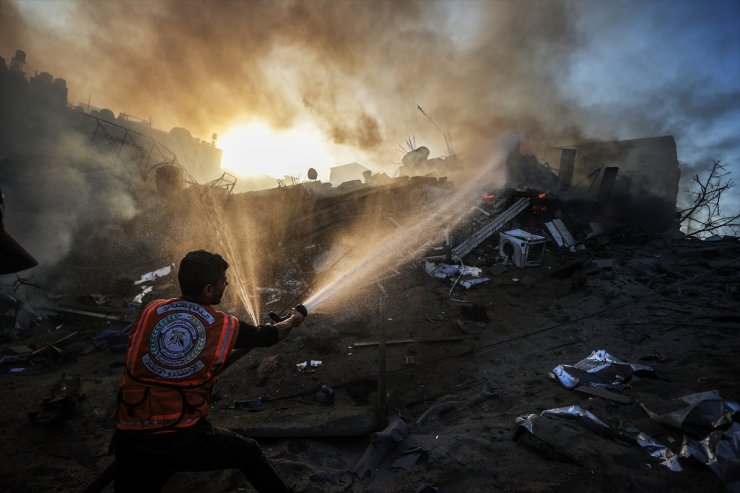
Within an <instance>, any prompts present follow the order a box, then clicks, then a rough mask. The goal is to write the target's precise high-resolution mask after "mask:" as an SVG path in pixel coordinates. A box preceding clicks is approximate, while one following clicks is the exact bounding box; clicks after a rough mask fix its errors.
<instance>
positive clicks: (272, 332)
mask: <svg viewBox="0 0 740 493" xmlns="http://www.w3.org/2000/svg"><path fill="white" fill-rule="evenodd" d="M303 319H304V317H303V315H301V314H300V313H298V312H295V311H293V312H292V313H291V315H290V317H288V318H286V319H285V320H281V321H280V322H277V323H275V324H273V325H259V326H257V327H255V326H254V325H251V324H248V323H246V322H244V321H241V320H240V321H239V334H238V335H237V337H236V344H235V345H234V349H233V350H232V351H231V353H230V354H229V359H228V360H227V361H226V364H225V365H224V369H226V368H227V367H229V366H231V365H232V364H234V363H235V362H236V361H237V360H239V358H241V357H242V356H244V355H245V354H247V353H248V352H249V351H250V350H251V349H252V348H255V347H268V346H272V345H274V344H277V343H278V342H280V341H282V340H283V339H285V338H286V337H287V336H288V334H290V330H291V329H292V328H293V327H298V326H299V325H301V323H302V322H303Z"/></svg>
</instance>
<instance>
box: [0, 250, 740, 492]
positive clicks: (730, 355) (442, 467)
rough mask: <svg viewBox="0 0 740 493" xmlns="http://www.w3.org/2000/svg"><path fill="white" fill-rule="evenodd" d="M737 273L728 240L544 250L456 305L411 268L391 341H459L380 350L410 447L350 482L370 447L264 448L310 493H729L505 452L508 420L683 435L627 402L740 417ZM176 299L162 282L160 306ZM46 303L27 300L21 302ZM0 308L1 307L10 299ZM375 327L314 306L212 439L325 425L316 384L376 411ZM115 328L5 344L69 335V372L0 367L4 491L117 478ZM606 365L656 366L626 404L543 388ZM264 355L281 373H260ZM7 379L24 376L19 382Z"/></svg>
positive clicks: (391, 315) (392, 298)
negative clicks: (600, 424) (530, 418)
mask: <svg viewBox="0 0 740 493" xmlns="http://www.w3.org/2000/svg"><path fill="white" fill-rule="evenodd" d="M494 253H495V240H489V242H488V243H487V244H486V245H484V246H483V247H482V248H481V249H480V250H479V255H478V259H477V260H475V259H474V260H475V263H479V264H481V267H483V268H484V271H487V270H488V268H489V267H490V266H491V265H492V264H493V261H494V260H493V257H494ZM592 258H602V259H604V258H613V259H614V260H615V262H616V263H615V267H614V268H613V269H595V270H592V271H589V270H588V269H585V270H584V269H581V270H576V271H574V273H573V274H570V273H569V272H565V273H564V274H563V278H558V277H556V276H554V275H553V274H554V273H557V272H558V269H561V268H563V267H564V266H567V265H570V264H572V263H573V262H574V261H586V260H590V259H592ZM739 269H740V244H738V242H737V240H736V239H729V240H725V241H722V242H712V243H710V242H699V241H691V240H673V241H670V242H669V241H667V240H664V239H662V238H657V237H645V236H643V237H632V238H623V239H619V238H612V241H611V243H609V244H607V245H598V244H596V243H594V244H589V245H587V249H586V251H584V252H581V253H578V254H571V253H559V252H557V251H555V250H552V249H549V250H548V251H547V254H546V256H545V262H544V264H543V265H542V266H540V267H533V268H529V269H526V271H524V270H522V269H518V268H513V267H511V266H509V267H507V268H506V270H505V271H504V272H501V273H499V274H498V275H495V276H492V278H491V281H490V282H489V283H488V284H486V285H480V286H475V287H473V288H471V289H469V290H465V289H463V288H460V287H456V288H455V289H454V291H453V292H452V295H451V296H450V288H451V283H447V282H446V281H444V280H438V279H433V278H431V277H429V276H427V275H426V274H425V273H424V271H423V270H422V269H421V267H420V266H419V265H418V264H409V265H408V266H407V267H406V268H405V269H404V270H402V272H401V275H399V276H397V277H396V278H394V279H392V280H390V281H388V283H387V286H386V287H387V289H388V298H387V303H386V308H385V314H386V327H387V333H388V339H389V340H395V339H403V338H417V339H430V338H441V337H448V336H465V337H466V339H464V340H461V341H452V342H449V341H448V342H428V343H418V342H417V343H405V344H397V345H390V346H388V348H387V369H388V374H387V388H388V401H387V404H388V415H389V416H393V415H399V416H401V417H402V418H403V419H404V420H405V421H406V422H407V423H408V425H409V435H408V437H407V438H405V439H404V440H403V441H402V442H400V443H399V444H398V445H397V446H396V448H395V449H393V450H392V451H391V452H390V453H389V454H388V456H386V458H385V460H384V461H383V462H382V463H381V464H380V466H379V467H378V468H377V470H375V471H374V472H373V473H372V474H370V475H368V476H366V477H364V478H359V477H357V476H356V475H355V474H353V473H352V472H351V470H352V468H353V466H354V465H355V463H356V462H357V461H358V459H359V458H360V457H361V456H362V454H363V452H364V451H365V449H366V447H367V446H368V444H369V436H368V435H367V434H366V433H363V434H361V435H359V436H354V437H344V438H307V437H302V438H279V439H275V438H262V439H260V441H261V443H262V444H263V446H264V448H265V451H266V453H267V455H268V456H269V457H270V458H271V459H272V460H273V461H274V462H275V464H276V467H277V468H278V469H279V470H280V472H281V473H282V474H283V476H284V477H285V478H286V480H287V481H288V482H289V483H291V484H292V485H294V487H295V488H296V490H297V491H302V492H336V491H349V492H359V491H370V492H391V491H392V492H420V491H429V492H431V491H440V492H458V491H475V492H478V491H480V492H488V491H523V492H524V491H526V492H540V491H541V492H546V491H563V492H566V491H567V492H586V491H588V492H593V491H606V492H611V491H614V492H616V491H620V492H621V491H682V492H712V491H724V486H723V485H722V482H721V481H719V480H718V478H717V477H716V476H715V475H714V474H713V473H712V472H711V471H710V470H709V469H708V468H706V467H705V466H704V465H701V464H699V463H696V462H694V461H692V460H690V459H687V460H684V461H683V462H682V463H683V465H684V471H683V472H679V473H676V472H670V471H668V470H667V469H665V468H663V467H662V466H660V465H658V464H657V461H655V460H654V459H651V458H650V457H649V456H648V455H647V453H646V452H645V451H644V450H642V449H640V448H638V447H636V446H634V445H629V444H626V443H620V442H615V441H613V440H608V439H605V438H601V437H597V436H588V435H585V436H583V437H582V438H583V439H582V440H580V439H579V440H573V441H572V443H569V444H568V450H553V449H552V448H548V447H543V446H541V444H538V442H537V441H536V440H532V439H527V437H523V438H520V439H519V440H514V439H513V437H514V434H515V431H516V430H517V426H516V425H515V421H514V420H515V419H516V418H517V417H518V416H521V415H526V414H530V413H539V412H541V411H542V410H544V409H549V408H555V407H562V406H566V405H579V406H582V407H584V408H586V409H588V410H590V411H592V412H593V413H595V414H596V415H597V416H599V417H600V418H601V419H602V420H604V421H606V422H607V423H608V424H610V425H613V426H615V427H616V426H619V425H625V424H632V425H634V426H635V427H637V428H638V429H640V430H641V431H644V432H646V433H648V434H650V435H651V436H653V437H654V438H657V439H659V440H661V441H663V442H664V443H667V444H673V446H674V447H676V446H677V444H678V443H680V441H681V436H682V434H681V433H680V432H679V431H677V430H672V429H669V428H667V427H665V426H663V425H660V424H657V423H655V422H652V421H651V420H650V419H649V418H648V416H647V415H646V413H645V412H644V411H643V410H642V408H641V407H640V404H639V403H640V402H641V401H648V400H650V399H653V400H655V399H659V398H666V399H668V398H673V397H678V396H680V395H684V394H687V393H691V392H698V391H703V390H711V389H717V390H719V391H720V392H721V393H722V395H723V396H724V397H725V398H728V399H733V400H736V401H738V400H740V363H739V362H738V357H737V355H738V354H740V339H739V338H738V329H739V328H740V323H739V322H740V314H738V309H737V307H738V298H739V296H740V295H739V294H738V270H739ZM514 278H519V279H521V280H520V281H518V282H514V281H513V280H512V279H514ZM12 280H13V279H12V276H11V279H7V278H6V279H5V281H6V282H7V283H9V282H12ZM172 288H173V287H172V286H171V285H170V286H167V285H166V284H165V285H164V287H163V288H162V289H161V290H162V291H163V292H166V291H167V290H168V289H169V290H171V289H172ZM38 291H39V290H38V289H36V288H32V287H29V286H21V287H20V288H19V290H18V291H17V292H16V293H15V294H16V295H17V296H18V297H23V296H26V295H28V293H32V292H38ZM5 292H7V293H12V289H11V288H10V286H6V287H5ZM24 293H25V294H24ZM47 294H48V293H47ZM57 294H58V295H59V296H61V298H59V299H56V301H59V302H62V301H69V299H68V298H69V296H70V293H57ZM34 296H38V294H35V295H34ZM76 299H77V302H76V303H77V307H78V308H79V307H80V306H81V305H80V301H79V298H76ZM114 301H115V298H114ZM461 301H465V302H467V303H462V302H461ZM112 304H115V303H112ZM473 304H474V305H473ZM90 306H91V307H92V306H94V304H91V305H90ZM118 306H120V305H118ZM471 307H473V308H471ZM476 307H477V308H476ZM83 308H84V307H83ZM96 309H97V310H99V309H100V307H97V308H96ZM111 311H112V312H115V314H116V315H120V316H122V317H124V318H131V317H132V316H133V313H131V312H126V311H125V310H111ZM476 319H483V320H476ZM379 320H380V317H379V301H378V297H377V293H373V292H367V293H358V298H357V300H355V303H353V306H352V307H345V308H343V309H342V310H334V311H332V312H324V311H322V309H321V307H320V306H319V307H316V310H315V313H312V314H311V315H310V316H309V318H308V319H307V320H306V322H305V323H304V325H302V326H301V327H300V328H298V329H295V330H294V332H293V334H292V335H291V337H290V338H289V339H287V340H286V341H284V342H283V343H281V344H279V345H278V346H275V347H272V348H268V349H260V350H254V351H252V352H251V353H250V354H248V355H247V356H246V357H245V358H243V359H242V360H241V361H239V362H238V363H237V364H236V365H234V366H233V367H231V368H229V369H228V370H227V372H226V373H225V374H224V375H223V376H222V378H221V380H220V382H219V383H218V384H217V387H216V390H217V395H216V401H215V402H214V405H213V410H212V416H211V419H212V421H213V422H214V423H216V424H225V425H233V424H234V423H239V426H243V427H247V428H248V427H250V426H253V427H259V426H260V425H261V424H262V423H265V422H266V420H268V418H269V417H275V416H277V417H278V418H281V417H282V418H281V419H282V420H283V421H286V420H290V424H291V425H292V426H294V427H295V428H296V429H300V430H305V429H306V428H311V426H312V425H314V424H320V423H321V422H323V421H325V420H326V416H327V415H329V414H330V413H328V412H327V411H328V410H329V408H327V407H325V406H324V405H323V404H320V403H318V402H316V401H315V400H314V398H313V394H314V392H315V391H316V389H318V388H319V387H320V386H321V385H323V384H325V385H329V386H331V387H332V388H334V389H335V392H336V404H335V407H337V408H341V409H342V410H344V411H343V412H350V411H351V412H357V413H358V414H361V413H362V411H363V410H365V411H367V410H368V409H371V408H372V407H373V406H374V405H375V403H376V402H377V391H376V382H377V368H378V354H379V353H378V348H377V347H373V346H369V347H353V343H355V342H357V341H371V340H377V338H378V327H379ZM5 323H6V324H7V323H8V322H7V319H5ZM60 325H61V327H59V326H60ZM125 326H126V322H125V321H108V320H105V319H98V318H92V317H88V316H78V315H72V314H58V313H57V314H52V313H47V316H46V318H45V320H43V321H42V322H41V324H40V325H38V326H36V327H34V328H33V330H31V331H30V332H29V333H26V334H22V335H21V337H20V338H15V339H13V340H6V342H5V343H4V346H3V353H2V354H10V349H9V348H10V347H11V346H16V347H17V346H23V345H26V346H30V347H31V348H38V347H42V346H43V345H45V344H49V343H51V342H53V341H55V340H57V339H59V338H61V337H63V336H64V335H66V334H69V333H71V332H73V331H79V333H78V335H76V336H74V337H72V338H70V339H68V340H67V341H64V342H62V343H59V344H58V347H59V348H60V349H61V350H62V354H61V356H59V355H55V351H53V349H49V350H46V351H44V352H43V353H41V354H39V355H37V356H34V357H33V358H32V362H33V364H30V363H28V362H20V363H15V364H5V365H3V366H2V374H0V389H2V393H3V395H4V396H5V398H4V399H3V400H2V404H0V419H1V420H2V423H3V426H2V431H0V433H1V436H0V444H1V448H0V454H1V455H0V490H2V491H6V492H31V493H33V492H48V491H58V492H71V491H80V490H82V489H83V488H84V487H85V486H86V485H87V484H88V483H89V482H90V481H92V480H93V479H94V478H95V477H96V476H97V475H98V474H99V473H100V472H101V471H102V470H103V469H104V468H105V467H106V466H107V465H108V464H109V462H110V460H111V458H110V456H108V455H107V446H108V441H109V439H110V436H111V434H112V422H111V420H110V419H109V415H110V413H111V410H112V408H113V404H114V400H115V395H116V383H117V381H118V379H119V376H120V373H121V367H120V363H121V360H122V352H121V351H120V350H118V351H116V350H111V349H110V348H105V347H102V346H101V345H100V344H98V345H97V346H98V347H96V345H94V344H93V342H92V340H93V337H94V336H95V335H96V334H99V333H100V332H101V331H102V330H104V329H115V330H118V329H121V328H123V327H125ZM57 327H58V328H57ZM6 339H8V338H6ZM602 348H603V349H607V350H608V351H609V352H610V353H612V354H614V355H616V356H618V357H621V358H622V359H624V360H626V361H633V362H639V363H642V364H648V365H653V366H654V367H655V368H656V370H657V372H658V375H659V377H660V378H647V379H642V380H640V381H639V382H636V383H634V384H633V385H632V386H631V388H628V389H626V390H624V391H622V394H624V395H626V396H629V397H631V399H632V401H631V403H630V404H618V403H615V402H611V401H608V400H604V399H601V398H597V397H589V396H587V395H584V394H582V393H579V392H574V391H570V390H566V389H565V388H563V387H562V386H560V385H559V384H558V383H556V382H554V381H552V380H550V379H549V378H548V372H549V371H550V370H551V369H552V368H553V367H555V366H556V365H557V364H560V363H569V364H573V363H576V362H577V361H579V360H581V359H582V358H584V357H585V356H587V355H588V354H589V353H590V352H591V351H592V350H595V349H602ZM269 356H276V358H274V359H270V360H269V361H265V358H267V357H269ZM310 359H317V360H321V361H322V364H321V365H320V366H319V367H317V368H315V369H314V370H313V371H310V372H306V371H303V372H301V371H299V370H298V369H297V368H296V364H297V363H300V362H302V361H306V360H310ZM261 363H262V365H261V366H260V364H261ZM268 363H270V364H268ZM11 368H25V371H22V372H20V373H11V372H10V371H11ZM486 384H488V385H489V386H490V389H491V390H492V395H491V396H489V397H488V398H485V399H479V400H478V401H477V402H475V403H474V404H472V405H468V406H462V407H459V408H457V409H453V410H450V411H449V412H446V413H442V414H439V415H436V416H432V417H431V418H430V419H428V420H425V422H423V423H421V424H416V420H417V419H418V418H419V417H420V416H421V415H422V414H423V413H424V412H425V411H426V410H427V409H429V408H430V407H431V406H433V405H435V404H438V403H442V402H447V401H452V400H466V399H470V398H473V397H475V396H476V395H478V394H479V393H481V391H482V389H483V388H484V386H485V385H486ZM257 397H261V398H262V399H263V401H264V404H263V407H262V409H261V410H260V411H258V412H252V411H248V410H244V409H233V403H234V401H235V400H241V399H254V398H257ZM51 401H55V403H51ZM29 413H31V414H29ZM284 416H287V418H285V417H284ZM353 424H354V425H356V426H357V427H361V425H362V423H361V422H359V421H357V422H356V423H352V422H350V423H344V424H343V425H342V432H343V433H345V434H351V432H352V425H353ZM412 450H416V451H417V452H419V453H420V456H419V458H418V460H417V461H416V462H415V463H414V462H413V461H412V460H409V462H408V463H407V464H405V467H393V464H394V462H395V461H396V460H397V459H399V458H401V457H403V456H404V454H406V453H408V452H409V451H412ZM166 490H167V491H170V492H175V491H202V492H225V491H252V489H251V486H250V485H249V483H248V482H247V481H246V480H245V479H244V477H243V476H242V475H241V473H239V472H236V471H222V472H214V473H181V474H178V475H176V476H175V477H174V478H173V479H172V480H171V481H170V483H169V484H168V485H167V488H166ZM106 491H112V488H111V487H110V486H109V487H108V489H107V490H106Z"/></svg>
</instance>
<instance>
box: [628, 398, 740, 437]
mask: <svg viewBox="0 0 740 493" xmlns="http://www.w3.org/2000/svg"><path fill="white" fill-rule="evenodd" d="M673 404H675V405H674V410H673V411H671V412H668V413H665V414H658V413H655V412H652V411H650V410H649V409H648V408H647V406H646V405H645V404H644V403H641V404H640V405H641V406H642V408H643V409H644V410H645V412H646V413H647V414H648V416H650V418H651V419H653V420H655V421H658V422H660V423H663V424H665V425H668V426H673V427H674V428H680V429H681V430H683V431H685V432H687V433H689V434H691V435H693V436H694V437H704V436H706V434H707V433H709V432H711V431H714V430H716V429H718V428H725V427H727V426H729V425H730V424H732V423H733V421H735V420H737V419H738V418H740V405H738V403H737V402H734V401H731V400H728V399H724V398H723V397H722V395H721V394H720V393H719V391H717V390H709V391H707V392H698V393H695V394H688V395H684V396H683V397H679V398H677V399H674V401H673Z"/></svg>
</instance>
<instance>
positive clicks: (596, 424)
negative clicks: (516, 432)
mask: <svg viewBox="0 0 740 493" xmlns="http://www.w3.org/2000/svg"><path fill="white" fill-rule="evenodd" d="M546 415H552V416H560V417H565V418H570V419H574V420H576V421H578V423H579V424H581V425H583V426H584V427H585V428H588V429H589V430H591V431H596V432H599V433H601V434H609V433H610V429H609V425H607V424H606V423H604V422H603V421H601V420H600V419H599V418H597V417H596V415H594V414H593V413H592V412H591V411H587V410H585V409H583V408H582V407H581V406H568V407H558V408H555V409H545V410H544V411H542V412H541V413H540V414H539V416H546ZM539 416H538V415H537V414H528V415H526V416H520V417H518V418H516V424H518V425H519V426H521V427H523V428H525V429H526V430H527V431H529V432H530V433H532V434H533V435H535V436H536V435H537V434H536V433H535V431H534V428H535V423H536V422H537V419H538V418H539Z"/></svg>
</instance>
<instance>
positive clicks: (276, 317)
mask: <svg viewBox="0 0 740 493" xmlns="http://www.w3.org/2000/svg"><path fill="white" fill-rule="evenodd" d="M294 310H295V311H297V312H298V313H300V314H301V315H303V316H304V317H307V316H308V310H307V309H306V307H305V306H303V305H300V304H299V305H296V306H295V308H294ZM268 316H269V317H270V319H272V321H273V322H282V321H283V320H286V319H287V318H288V317H290V315H289V314H288V315H283V316H282V317H281V316H280V315H278V314H277V313H275V312H270V313H268Z"/></svg>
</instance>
